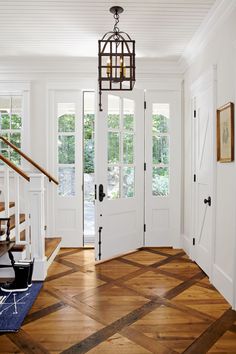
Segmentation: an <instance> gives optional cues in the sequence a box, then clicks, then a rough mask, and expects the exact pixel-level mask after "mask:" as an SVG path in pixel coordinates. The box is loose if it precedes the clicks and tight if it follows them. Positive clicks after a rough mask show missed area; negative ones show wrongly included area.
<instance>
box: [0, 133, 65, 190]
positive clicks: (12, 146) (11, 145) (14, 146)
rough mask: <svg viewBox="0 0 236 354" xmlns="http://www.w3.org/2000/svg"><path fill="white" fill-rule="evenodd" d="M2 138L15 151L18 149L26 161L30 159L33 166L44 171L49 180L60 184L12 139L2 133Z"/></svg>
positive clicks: (0, 137)
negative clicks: (12, 141) (13, 142)
mask: <svg viewBox="0 0 236 354" xmlns="http://www.w3.org/2000/svg"><path fill="white" fill-rule="evenodd" d="M0 139H1V140H2V141H3V142H4V143H5V144H7V145H8V146H9V147H11V148H12V149H13V150H14V151H16V152H17V153H18V154H19V155H20V156H21V157H23V158H24V159H25V160H26V161H28V162H29V163H30V164H31V165H32V166H34V167H35V168H36V169H37V170H39V171H40V172H42V173H43V174H44V175H45V176H46V177H47V178H48V179H49V182H54V183H55V184H56V185H58V184H59V182H58V181H57V180H56V178H54V177H53V176H52V175H50V174H49V173H48V172H47V171H46V170H45V169H44V168H43V167H42V166H40V165H39V164H38V163H37V162H35V161H34V160H33V159H32V158H31V157H29V156H28V155H26V154H25V153H24V152H23V151H21V150H20V149H19V148H18V147H17V146H16V145H14V144H12V143H11V142H10V141H8V140H7V139H6V138H4V137H3V136H1V135H0Z"/></svg>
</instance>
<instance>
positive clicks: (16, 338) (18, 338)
mask: <svg viewBox="0 0 236 354" xmlns="http://www.w3.org/2000/svg"><path fill="white" fill-rule="evenodd" d="M7 337H8V338H9V339H10V340H11V341H12V342H13V343H14V344H15V345H16V346H17V347H18V348H19V349H20V350H21V351H22V352H23V353H27V354H49V353H50V352H49V351H48V350H47V349H46V348H44V347H43V346H42V344H40V343H38V342H36V341H35V340H34V339H33V338H32V337H31V336H30V335H29V334H28V333H26V332H25V331H24V330H23V329H20V330H19V331H18V332H16V333H8V334H7Z"/></svg>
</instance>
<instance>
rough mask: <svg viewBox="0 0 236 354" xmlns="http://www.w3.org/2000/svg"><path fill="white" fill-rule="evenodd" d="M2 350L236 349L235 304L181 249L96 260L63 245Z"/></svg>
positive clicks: (126, 352) (129, 353) (0, 340)
mask: <svg viewBox="0 0 236 354" xmlns="http://www.w3.org/2000/svg"><path fill="white" fill-rule="evenodd" d="M0 352H1V353H5V354H6V353H61V352H62V353H91V354H94V353H96V354H113V353H117V354H146V353H158V354H168V353H170V354H174V353H196V354H203V353H215V354H216V353H218V354H220V353H221V354H223V353H234V354H235V353H236V312H234V311H232V310H231V309H230V306H229V305H228V303H227V302H226V301H225V300H224V299H223V297H222V296H221V295H220V294H219V293H218V292H217V291H216V290H215V289H214V288H213V287H212V286H211V285H210V283H209V281H208V279H207V277H206V276H205V274H204V273H203V272H202V271H201V270H200V269H199V268H198V266H197V265H196V264H195V263H193V262H191V261H190V260H189V259H188V257H187V256H186V255H185V253H184V252H183V251H182V250H172V249H168V248H159V249H157V248H155V249H154V248H153V249H145V250H141V251H139V252H135V253H132V254H129V255H127V256H124V257H120V258H117V259H115V260H112V261H110V262H107V263H103V264H100V265H97V266H96V267H95V265H94V262H93V251H92V250H88V249H87V250H78V249H63V250H61V251H60V253H59V255H58V256H57V258H56V261H54V263H53V265H52V266H51V268H50V271H49V276H48V278H47V281H46V282H45V284H44V286H43V290H42V291H41V293H40V295H39V297H38V299H37V300H36V302H35V304H34V305H33V308H32V310H31V312H30V313H29V315H28V316H27V317H26V319H25V322H24V325H23V326H22V328H21V330H20V331H19V332H18V333H14V334H8V335H1V336H0Z"/></svg>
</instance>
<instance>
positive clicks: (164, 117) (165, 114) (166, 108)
mask: <svg viewBox="0 0 236 354" xmlns="http://www.w3.org/2000/svg"><path fill="white" fill-rule="evenodd" d="M169 118H170V105H169V104H168V103H154V104H153V105H152V130H153V133H167V132H168V124H169Z"/></svg>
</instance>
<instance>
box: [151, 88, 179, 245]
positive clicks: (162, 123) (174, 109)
mask: <svg viewBox="0 0 236 354" xmlns="http://www.w3.org/2000/svg"><path fill="white" fill-rule="evenodd" d="M146 102H147V109H146V112H145V129H146V132H145V135H146V139H145V147H146V148H145V155H146V157H145V161H146V163H147V167H146V176H145V219H146V233H145V246H153V247H157V246H174V247H179V246H180V243H179V242H180V206H181V203H180V190H181V114H180V94H179V93H178V92H169V91H166V92H163V91H147V92H146Z"/></svg>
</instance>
